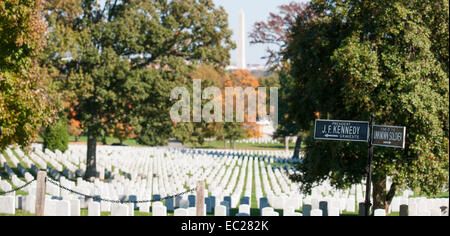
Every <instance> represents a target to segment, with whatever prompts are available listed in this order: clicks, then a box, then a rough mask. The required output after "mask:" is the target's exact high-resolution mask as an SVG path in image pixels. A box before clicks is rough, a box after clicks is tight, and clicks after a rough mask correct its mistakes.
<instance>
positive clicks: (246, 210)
mask: <svg viewBox="0 0 450 236" xmlns="http://www.w3.org/2000/svg"><path fill="white" fill-rule="evenodd" d="M239 213H246V214H248V215H250V206H249V205H240V206H239Z"/></svg>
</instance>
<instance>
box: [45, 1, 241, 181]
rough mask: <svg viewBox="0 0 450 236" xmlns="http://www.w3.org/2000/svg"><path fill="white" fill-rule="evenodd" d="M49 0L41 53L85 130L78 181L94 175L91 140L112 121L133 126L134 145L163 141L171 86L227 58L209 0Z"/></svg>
mask: <svg viewBox="0 0 450 236" xmlns="http://www.w3.org/2000/svg"><path fill="white" fill-rule="evenodd" d="M50 3H51V4H50V5H49V10H48V12H47V20H48V22H49V24H50V26H51V28H52V32H51V35H50V38H51V39H52V40H51V42H52V44H51V46H50V49H51V50H49V51H48V58H49V61H51V65H52V66H53V68H56V69H57V70H58V71H59V72H60V73H61V74H62V75H61V76H59V77H58V79H60V80H62V84H63V86H64V88H65V89H66V90H68V91H70V92H71V95H72V96H73V97H74V98H76V100H77V107H76V114H77V117H76V118H77V120H79V121H80V122H81V124H82V125H83V127H85V129H87V135H88V151H87V170H86V175H85V179H91V178H92V177H95V176H96V140H97V138H98V137H104V136H106V134H107V132H108V130H111V129H112V128H113V127H114V126H115V125H116V124H123V125H125V126H128V125H129V126H130V127H132V128H133V130H134V132H135V133H136V134H138V141H139V142H141V143H145V144H152V145H160V144H165V143H167V141H168V139H169V137H170V136H171V135H172V122H171V120H170V116H169V110H170V106H171V105H172V102H171V101H170V98H169V95H170V90H171V89H172V88H174V87H176V86H183V85H185V84H187V82H188V79H186V75H187V74H188V73H189V72H190V71H191V70H192V69H193V68H195V65H196V64H197V63H202V62H210V63H212V64H215V65H217V66H224V65H226V64H227V60H229V53H228V51H229V49H230V48H231V46H232V43H231V41H230V31H229V30H228V29H227V26H228V24H227V18H226V14H225V11H224V10H223V8H220V9H216V8H215V7H214V4H213V3H212V1H211V0H188V1H181V0H175V1H167V0H160V1H143V0H127V1H112V0H107V1H104V2H103V1H95V0H84V1H81V2H78V1H72V0H63V1H51V2H50Z"/></svg>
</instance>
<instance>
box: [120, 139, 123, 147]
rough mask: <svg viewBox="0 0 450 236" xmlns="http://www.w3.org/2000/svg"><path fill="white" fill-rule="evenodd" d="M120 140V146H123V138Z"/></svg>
mask: <svg viewBox="0 0 450 236" xmlns="http://www.w3.org/2000/svg"><path fill="white" fill-rule="evenodd" d="M119 142H120V146H123V139H122V138H120V139H119Z"/></svg>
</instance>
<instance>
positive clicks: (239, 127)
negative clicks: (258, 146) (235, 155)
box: [221, 70, 259, 149]
mask: <svg viewBox="0 0 450 236" xmlns="http://www.w3.org/2000/svg"><path fill="white" fill-rule="evenodd" d="M224 87H225V88H234V89H236V88H237V87H239V88H242V90H243V91H244V95H247V96H246V97H244V100H243V105H244V108H243V109H244V110H243V112H244V120H243V121H238V117H237V109H241V108H236V107H237V100H238V99H239V98H238V96H236V94H234V96H233V104H226V102H227V99H226V98H223V99H222V101H223V102H224V106H230V107H233V111H234V114H233V122H225V124H224V125H223V135H222V137H221V139H223V140H224V141H225V140H230V142H231V143H232V145H233V149H235V148H236V141H237V140H240V139H243V138H247V137H255V136H257V135H258V132H259V131H258V126H257V125H256V119H257V109H258V108H257V105H256V104H255V107H254V109H255V110H254V112H255V114H254V115H255V117H253V119H251V117H249V110H251V109H250V104H249V102H248V101H249V99H248V96H249V95H250V94H245V89H246V88H253V89H255V94H254V96H255V98H257V97H258V93H257V90H256V89H257V88H258V87H259V82H258V80H257V79H256V78H255V77H253V75H252V74H251V73H250V72H249V71H246V70H237V71H233V72H232V73H231V74H230V76H229V77H228V78H226V79H225V82H224ZM222 94H225V96H226V91H225V93H222ZM224 112H225V110H224ZM252 120H254V121H252Z"/></svg>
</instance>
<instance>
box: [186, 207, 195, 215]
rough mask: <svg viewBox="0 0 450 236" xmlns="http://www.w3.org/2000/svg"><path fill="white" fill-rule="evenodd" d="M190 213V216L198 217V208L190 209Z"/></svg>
mask: <svg viewBox="0 0 450 236" xmlns="http://www.w3.org/2000/svg"><path fill="white" fill-rule="evenodd" d="M187 211H188V216H196V215H197V208H195V207H189V208H188V209H187Z"/></svg>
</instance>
